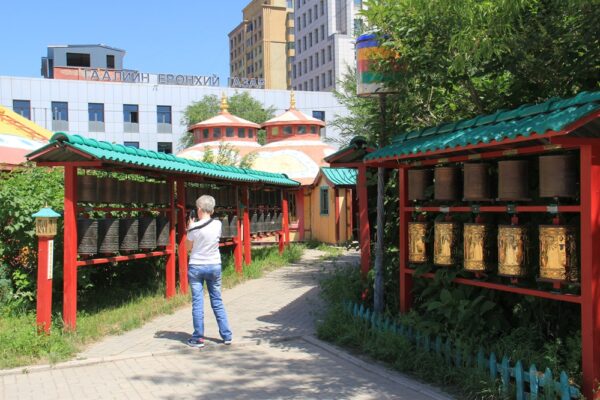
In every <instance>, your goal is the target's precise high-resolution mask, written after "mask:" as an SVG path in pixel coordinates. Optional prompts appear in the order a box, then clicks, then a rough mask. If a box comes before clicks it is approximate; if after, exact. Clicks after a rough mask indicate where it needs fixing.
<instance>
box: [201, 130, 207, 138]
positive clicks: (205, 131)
mask: <svg viewBox="0 0 600 400" xmlns="http://www.w3.org/2000/svg"><path fill="white" fill-rule="evenodd" d="M202 137H203V138H204V139H208V128H204V129H202Z"/></svg>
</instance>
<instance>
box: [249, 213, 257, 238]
mask: <svg viewBox="0 0 600 400" xmlns="http://www.w3.org/2000/svg"><path fill="white" fill-rule="evenodd" d="M256 232H258V214H257V213H256V212H253V213H252V215H251V216H250V233H256Z"/></svg>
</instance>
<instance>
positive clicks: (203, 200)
mask: <svg viewBox="0 0 600 400" xmlns="http://www.w3.org/2000/svg"><path fill="white" fill-rule="evenodd" d="M196 207H198V208H199V209H201V210H202V211H204V212H205V213H209V214H212V213H213V212H214V211H215V198H214V197H212V196H209V195H207V194H205V195H203V196H200V197H198V200H196Z"/></svg>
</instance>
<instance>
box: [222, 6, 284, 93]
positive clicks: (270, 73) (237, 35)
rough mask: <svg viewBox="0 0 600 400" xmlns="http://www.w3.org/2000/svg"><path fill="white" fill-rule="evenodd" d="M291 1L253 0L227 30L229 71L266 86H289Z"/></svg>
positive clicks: (280, 87) (279, 87) (232, 74)
mask: <svg viewBox="0 0 600 400" xmlns="http://www.w3.org/2000/svg"><path fill="white" fill-rule="evenodd" d="M293 11H294V1H293V0H252V1H250V3H248V5H247V6H246V7H245V8H244V9H243V10H242V14H243V21H242V22H241V23H240V24H239V25H238V26H236V27H235V28H234V29H233V30H232V31H231V32H230V33H229V71H230V75H231V76H232V77H235V78H255V79H259V80H260V79H263V80H264V85H265V89H289V88H291V85H292V63H293V59H294V16H293Z"/></svg>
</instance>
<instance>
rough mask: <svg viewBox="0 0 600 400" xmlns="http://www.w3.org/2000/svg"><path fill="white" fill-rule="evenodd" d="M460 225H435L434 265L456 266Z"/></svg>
mask: <svg viewBox="0 0 600 400" xmlns="http://www.w3.org/2000/svg"><path fill="white" fill-rule="evenodd" d="M458 229H459V228H458V223H456V222H436V223H435V224H434V240H433V263H434V264H436V265H443V266H449V265H454V264H456V261H457V260H456V244H457V241H458Z"/></svg>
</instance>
